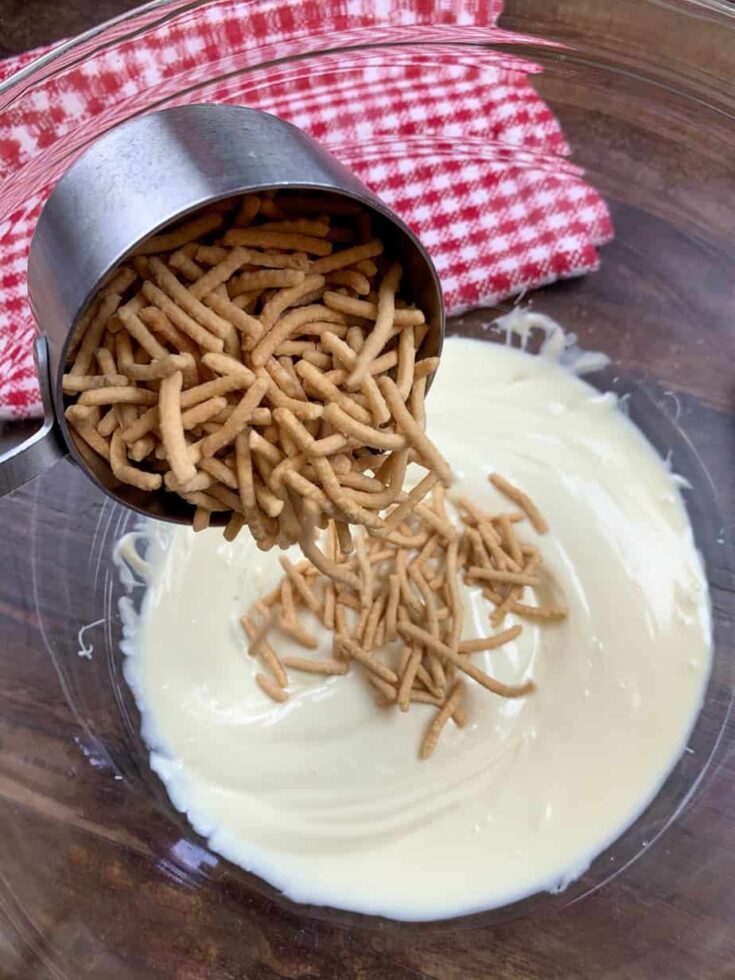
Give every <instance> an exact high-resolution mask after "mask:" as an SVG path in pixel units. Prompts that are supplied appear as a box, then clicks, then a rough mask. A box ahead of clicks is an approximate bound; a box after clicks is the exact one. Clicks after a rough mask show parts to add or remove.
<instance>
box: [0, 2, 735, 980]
mask: <svg viewBox="0 0 735 980" xmlns="http://www.w3.org/2000/svg"><path fill="white" fill-rule="evenodd" d="M132 6H134V4H132V3H130V2H129V0H103V2H97V0H73V2H69V3H63V4H62V3H58V2H57V0H25V2H22V0H0V54H2V53H10V52H14V51H20V50H23V49H26V48H28V47H30V46H33V45H36V44H43V43H47V42H49V41H52V40H54V39H56V38H58V37H62V36H66V35H70V34H73V33H75V32H77V31H79V30H82V29H84V28H85V27H88V26H90V25H91V24H93V23H95V22H97V21H99V20H100V19H103V18H104V17H107V16H110V15H113V14H115V13H118V12H122V11H124V10H127V9H129V8H130V7H132ZM575 6H576V8H578V9H580V10H581V9H583V8H585V7H589V8H590V9H592V10H593V13H594V15H595V17H597V16H598V15H599V16H600V17H602V16H603V15H602V14H601V13H600V12H601V11H602V10H603V7H604V9H605V11H606V12H609V11H610V9H611V8H610V7H609V6H608V5H603V4H600V3H595V2H590V3H589V4H584V3H581V2H579V3H577V4H576V5H575V4H573V3H568V4H564V3H555V4H551V3H549V4H540V3H539V4H534V3H532V2H531V0H527V2H520V3H516V4H514V3H508V4H506V7H507V10H508V14H507V18H508V19H507V23H508V24H509V25H510V26H520V25H525V26H528V23H529V17H530V16H531V15H532V14H533V13H534V11H536V12H537V13H538V20H539V29H540V30H545V31H546V32H547V33H551V34H553V33H555V32H556V33H558V32H560V31H561V30H562V27H563V24H562V21H563V22H564V23H568V16H567V15H568V12H569V11H568V9H566V8H574V7H575ZM620 7H621V8H623V7H627V8H628V10H627V11H623V14H624V15H625V16H629V15H630V13H631V8H630V5H627V4H624V3H621V4H620ZM565 9H566V13H565ZM553 11H556V14H557V16H556V19H555V17H554V16H553ZM605 16H607V13H606V14H605ZM565 17H567V19H566V20H565ZM514 18H515V19H514ZM629 19H630V22H631V32H632V33H635V34H636V36H637V37H638V38H639V39H640V37H641V36H643V35H645V31H646V29H647V23H646V21H645V18H643V19H642V22H641V20H639V22H638V23H635V24H634V18H633V17H632V16H630V18H629ZM560 25H561V26H560ZM715 26H716V25H715ZM710 28H711V22H710V21H709V20H707V22H706V24H705V26H704V27H703V29H702V32H701V34H700V35H699V37H695V36H692V37H691V38H689V37H688V36H686V35H685V32H684V29H683V28H681V29H680V28H679V27H677V25H676V24H675V23H674V22H673V21H672V28H671V30H672V32H673V33H674V34H675V33H676V32H677V31H680V33H679V34H678V35H677V36H676V37H674V36H672V38H670V39H668V42H670V44H669V43H668V42H667V47H670V46H674V48H675V49H676V50H677V51H678V52H679V53H681V52H682V51H684V52H687V51H689V50H691V52H692V58H694V59H696V58H698V57H700V56H701V55H702V50H703V45H705V48H706V44H705V42H706V43H710V40H711V39H713V38H715V35H714V34H713V33H712V32H711V30H710ZM603 29H604V24H603V25H602V26H601V27H600V30H603ZM688 29H689V30H690V27H689V28H688ZM651 44H653V40H652V41H651ZM711 44H712V45H713V48H712V51H713V52H715V54H716V55H717V58H715V55H714V54H711V53H708V52H707V51H706V50H705V51H704V53H705V55H706V56H707V57H708V58H709V63H710V64H711V65H712V66H716V67H717V71H718V72H719V73H720V77H721V78H725V77H726V76H727V72H729V71H730V69H731V67H733V66H731V65H730V63H729V62H727V59H726V56H725V55H722V57H720V52H719V49H718V48H717V42H716V39H713V40H711ZM695 48H696V49H697V50H696V51H695ZM718 59H719V60H718ZM713 71H714V68H713ZM585 72H586V73H587V74H584V73H585ZM580 74H584V91H585V93H586V95H585V101H584V104H581V103H580V98H579V92H580V90H581V87H582V86H581V83H580V81H579V76H580ZM733 79H735V70H734V71H733V74H731V75H730V76H729V84H730V86H731V85H732V81H733ZM538 84H539V87H540V89H541V90H542V92H543V93H544V94H545V95H546V96H547V97H548V98H549V99H550V100H551V101H552V103H553V105H554V107H555V108H556V110H557V111H558V113H559V115H560V117H561V119H562V123H563V125H564V128H565V132H566V134H567V136H568V137H569V139H570V142H571V143H572V145H573V146H574V147H575V155H576V157H577V159H579V160H580V161H581V162H582V163H583V164H584V165H585V166H586V167H588V168H589V172H590V174H591V177H592V179H593V180H595V181H596V182H597V183H598V184H599V186H600V187H601V188H602V190H603V191H604V192H605V193H606V194H608V195H609V198H610V201H611V207H612V211H613V218H614V221H615V226H616V240H615V241H614V242H613V243H612V244H611V245H609V246H608V247H607V248H606V249H605V251H604V256H603V267H602V271H601V272H600V273H599V274H597V275H592V276H589V277H587V278H586V279H584V280H580V281H576V282H569V283H562V284H557V285H554V286H550V287H547V288H545V289H543V290H538V291H537V292H536V294H535V295H534V296H533V297H531V299H532V302H533V303H534V305H535V307H536V308H537V309H539V310H542V311H544V312H547V313H549V314H551V315H552V316H555V317H557V318H558V319H559V320H561V321H562V322H564V323H565V325H567V326H568V327H570V328H572V329H574V330H575V331H576V332H577V333H578V334H579V337H580V341H581V343H582V344H583V346H585V347H587V348H591V349H603V350H606V351H608V353H610V354H611V355H612V357H613V359H614V363H615V372H616V377H617V378H618V381H619V382H620V379H622V382H621V383H623V384H624V386H626V385H627V387H628V389H630V388H635V386H636V385H637V384H639V383H640V384H642V385H644V386H645V390H646V391H647V392H648V393H649V395H648V396H647V397H649V396H650V398H651V399H653V400H654V401H657V402H660V404H661V406H665V405H666V404H673V403H675V406H676V408H675V411H674V410H673V409H672V411H671V413H670V414H671V417H672V418H676V420H677V424H678V425H679V426H680V428H681V431H682V433H683V434H684V437H685V440H684V443H686V445H687V446H688V447H689V449H687V450H686V451H687V452H689V450H690V449H691V451H692V452H693V453H696V456H697V457H698V459H699V463H701V465H702V466H703V467H704V468H705V469H706V471H707V472H708V474H709V476H710V478H711V481H712V484H713V486H714V488H715V491H716V495H717V498H718V500H719V503H718V504H715V503H714V502H713V498H712V499H711V498H710V497H706V502H707V506H706V508H705V509H706V510H707V511H708V513H707V514H704V515H703V516H702V519H703V520H710V519H711V520H712V521H715V522H716V523H720V522H721V523H722V526H723V529H724V538H725V539H727V538H728V537H729V535H730V534H731V533H732V531H733V527H734V524H735V522H734V521H733V516H734V515H735V478H734V476H733V467H732V463H731V460H732V459H733V458H735V426H734V425H733V419H734V405H735V399H734V392H735V374H734V373H733V365H735V337H734V335H733V312H735V276H733V248H734V246H735V231H734V229H735V220H734V219H733V213H734V212H733V205H732V201H733V200H735V175H734V174H733V168H732V159H733V135H732V125H731V120H726V119H722V120H719V121H718V118H719V117H717V116H712V117H711V118H709V119H708V125H707V128H706V134H703V132H702V129H701V122H698V121H697V116H696V111H695V110H694V109H692V108H691V107H689V108H684V109H682V107H681V105H680V104H679V103H678V102H677V101H676V99H675V98H674V96H669V95H667V94H666V93H663V94H661V96H660V98H661V101H660V102H658V103H657V108H656V110H655V112H654V110H653V109H652V108H651V105H650V102H649V101H648V99H649V98H650V93H649V92H648V89H645V90H644V89H642V88H641V86H640V85H639V84H637V83H635V82H634V81H631V80H630V79H626V78H625V77H621V78H618V79H617V82H616V92H615V96H614V97H612V96H611V94H610V91H609V79H608V78H607V77H606V76H604V74H603V73H595V72H592V73H589V72H588V69H587V68H585V66H584V65H581V64H580V65H578V64H576V63H575V62H574V59H570V61H569V63H568V65H567V67H566V68H565V70H564V71H562V72H559V71H557V72H553V73H552V72H550V73H548V74H547V75H546V76H544V77H542V78H541V79H540V80H539V82H538ZM649 113H654V114H655V113H658V114H659V115H661V114H662V113H664V114H666V116H667V120H668V121H667V122H666V123H660V124H659V123H655V124H651V122H650V120H649V119H648V118H647V114H649ZM719 125H722V126H723V129H722V131H721V132H719V131H718V126H719ZM697 127H699V129H698V128H697ZM727 127H729V130H728V129H727ZM717 147H719V149H717ZM613 158H614V160H615V167H616V172H617V173H618V174H619V175H620V176H619V179H618V180H616V181H614V182H613V181H611V180H610V177H609V175H610V173H611V167H610V160H611V159H613ZM484 319H485V320H486V319H488V317H487V316H486V315H485V316H484ZM477 322H478V318H477V317H474V318H473V317H469V318H466V319H465V321H464V322H463V323H462V324H459V325H455V328H462V329H467V330H472V329H474V328H476V324H477ZM616 383H617V382H616ZM672 400H673V401H672ZM684 443H682V446H684ZM682 451H683V450H682ZM677 452H679V449H677ZM680 461H683V457H682V456H678V457H677V456H676V455H675V458H674V463H675V464H678V463H679V462H680ZM697 465H699V464H697ZM708 492H709V491H708ZM110 518H111V515H110V510H109V508H108V506H107V505H106V504H105V503H104V502H103V500H102V499H101V498H100V497H99V496H98V495H97V494H96V492H94V491H93V490H91V489H90V487H89V486H88V485H87V483H86V481H84V479H83V478H82V477H81V475H80V474H79V473H78V472H76V471H75V470H74V469H73V468H72V467H71V466H70V465H67V464H62V465H61V466H60V467H58V468H57V469H56V470H54V471H53V472H52V474H50V475H47V476H45V477H44V478H42V479H41V480H40V481H36V483H35V484H32V485H31V486H30V487H28V488H27V489H25V490H23V491H22V492H20V493H18V494H16V495H13V496H12V497H10V498H6V499H4V500H2V501H0V552H1V560H0V921H2V923H3V928H2V929H1V930H0V977H2V978H11V980H16V978H17V980H26V978H39V980H40V978H47V977H50V978H61V977H63V978H66V977H68V978H70V980H77V978H87V977H89V978H95V980H97V978H100V980H118V978H119V980H128V978H136V980H138V978H140V980H148V978H151V980H154V978H155V980H158V978H178V980H205V978H206V980H209V978H212V980H218V978H227V980H229V978H233V980H234V978H247V980H276V978H289V980H291V978H306V977H309V978H325V980H350V978H359V980H430V978H431V980H473V978H508V980H555V978H558V980H567V978H591V977H604V978H610V980H624V978H625V980H651V978H658V977H661V978H666V980H679V978H681V980H702V978H704V980H707V978H716V980H719V978H731V977H735V754H734V753H733V750H732V746H733V744H735V729H734V728H733V723H732V719H731V720H730V723H729V725H728V727H727V728H726V730H725V732H724V735H723V738H722V739H721V741H720V744H719V747H718V749H717V751H716V753H715V756H714V760H713V763H712V765H711V766H710V768H709V770H708V773H707V775H706V777H705V779H704V780H703V782H702V784H701V785H700V786H699V787H698V789H697V792H696V793H695V794H694V797H693V799H692V800H690V801H689V803H688V804H687V806H686V808H685V809H684V811H683V813H682V814H681V815H680V816H679V818H678V819H677V821H676V822H675V824H674V825H673V826H672V827H671V828H670V829H669V830H668V831H667V833H666V834H665V835H664V836H663V837H662V839H660V840H659V841H657V842H656V843H655V845H653V846H652V847H651V848H650V850H649V851H648V852H647V853H645V854H644V855H643V856H642V857H641V858H640V859H639V860H638V861H637V862H636V863H635V864H634V865H633V866H632V867H631V868H629V869H628V870H626V871H625V872H624V873H622V874H620V875H619V876H618V877H617V878H615V880H613V881H612V882H610V883H609V884H607V885H606V886H605V887H603V888H602V889H600V890H599V891H597V892H596V893H595V894H593V895H590V896H588V897H586V898H584V899H583V900H581V901H580V902H578V903H576V904H574V905H570V906H568V907H566V908H561V909H559V910H558V911H555V912H546V913H544V914H543V915H541V916H533V917H526V918H521V919H515V920H511V921H506V922H501V923H499V924H498V923H495V924H484V923H480V924H473V925H471V926H469V927H465V928H461V929H457V928H454V927H451V926H450V927H444V926H443V927H432V928H425V929H420V930H418V931H412V930H401V929H395V928H391V927H390V926H371V927H369V928H365V927H361V926H359V925H356V924H350V925H344V924H341V923H340V922H339V921H325V920H323V919H321V918H319V917H314V916H312V915H306V914H304V913H303V912H302V911H300V910H299V909H296V908H293V907H288V908H284V907H283V906H282V905H281V904H279V903H278V902H277V901H275V900H274V898H273V896H272V895H270V894H269V893H268V892H267V890H263V889H261V888H260V887H259V886H257V884H256V883H254V882H253V881H252V880H249V879H248V878H247V876H244V875H238V874H233V873H231V871H230V870H229V869H228V867H227V866H226V863H225V862H214V865H216V866H212V864H211V863H210V862H209V858H208V855H207V852H206V851H204V850H203V849H202V848H197V847H196V845H195V844H192V836H191V835H187V832H186V828H185V827H184V826H183V824H177V823H176V821H175V820H172V818H171V815H170V809H167V807H166V804H165V801H164V800H163V795H162V791H161V790H160V787H157V786H156V784H155V779H153V778H152V777H151V776H150V774H149V772H148V769H147V765H146V762H145V757H144V754H143V752H142V750H141V748H140V746H139V745H138V746H137V747H136V746H135V745H134V744H133V743H134V739H132V738H131V734H130V733H131V732H132V730H133V726H134V725H135V723H136V719H135V718H134V717H128V712H129V710H130V707H129V705H128V704H127V703H126V702H125V695H124V694H123V695H120V700H116V699H115V698H114V697H112V695H111V693H110V692H111V691H115V692H120V691H121V690H122V687H123V686H122V685H121V684H120V678H119V665H116V664H115V663H113V662H112V661H110V662H109V663H108V662H107V661H105V660H104V658H99V657H96V659H94V660H93V661H91V662H90V663H89V664H87V662H86V661H85V662H84V663H83V664H82V663H81V661H80V660H79V658H78V657H77V655H76V651H77V649H78V643H77V631H78V629H79V627H80V625H82V624H84V623H87V622H90V621H91V620H92V619H93V618H95V617H94V610H99V609H100V608H102V606H103V593H104V592H105V589H106V581H107V580H106V578H105V574H104V572H105V565H106V564H108V565H109V561H108V560H106V561H103V562H102V563H101V565H100V566H99V568H98V567H97V566H96V565H95V563H94V562H95V558H94V556H95V555H98V554H108V553H109V546H110V543H111V541H112V538H113V537H114V533H115V531H116V529H117V525H116V524H115V518H114V516H113V522H112V524H110V523H109V522H110ZM92 532H94V537H93V534H92ZM718 533H719V532H718ZM728 556H729V552H728V549H727V547H723V550H722V552H716V551H715V553H714V554H712V555H708V558H709V559H710V561H709V566H708V573H709V578H710V583H711V588H712V597H713V607H714V612H715V618H716V621H717V623H718V629H719V639H718V642H719V647H718V650H719V655H720V658H721V662H722V663H723V668H722V669H723V673H722V674H721V675H720V680H721V681H722V683H721V684H720V687H719V688H718V689H717V691H715V698H714V701H715V703H714V705H713V709H712V710H713V714H712V718H713V722H712V724H713V726H714V727H715V728H716V727H717V726H716V724H715V720H716V719H717V718H721V717H722V713H723V712H724V709H725V706H726V702H727V700H728V697H729V693H730V692H729V690H728V687H727V680H728V677H731V673H730V674H728V664H729V663H730V662H731V661H732V659H733V657H734V656H735V643H734V642H733V619H734V618H735V601H734V593H733V581H732V570H731V565H730V562H729V557H728ZM99 615H101V613H99ZM90 635H91V636H92V638H93V639H94V640H95V643H96V644H97V646H100V640H99V638H98V637H97V635H96V634H94V633H92V634H90ZM80 664H81V666H80ZM82 666H83V667H84V670H82V669H81V667H82ZM87 668H88V669H89V672H88V673H85V671H86V670H87ZM116 672H117V673H116ZM705 722H706V719H705ZM709 734H710V735H711V736H714V734H715V732H714V731H713V732H710V733H709ZM491 871H492V869H488V873H491Z"/></svg>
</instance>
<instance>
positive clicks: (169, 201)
mask: <svg viewBox="0 0 735 980" xmlns="http://www.w3.org/2000/svg"><path fill="white" fill-rule="evenodd" d="M286 188H287V189H289V190H301V191H315V192H319V193H327V194H336V195H338V196H340V197H343V198H348V199H352V200H354V201H356V202H358V203H359V204H361V205H362V206H363V207H365V208H367V209H368V210H369V211H370V212H371V217H372V218H373V221H374V224H375V229H376V233H377V235H378V236H379V237H381V238H382V239H383V241H384V242H385V243H386V245H387V249H388V251H389V252H390V253H391V254H392V256H393V257H394V258H396V259H399V260H400V261H401V263H402V264H403V267H404V282H405V283H406V286H407V293H408V295H410V296H411V297H413V298H414V299H415V301H416V302H417V303H418V305H420V307H421V308H422V310H423V311H424V313H425V315H426V319H427V324H428V326H429V332H428V334H427V336H426V339H425V341H424V344H423V346H422V354H423V355H425V356H433V355H438V354H439V353H440V352H441V347H442V341H443V338H444V307H443V302H442V294H441V287H440V285H439V280H438V277H437V274H436V270H435V269H434V266H433V264H432V262H431V259H430V258H429V256H428V255H427V253H426V251H425V250H424V248H423V246H422V245H421V243H420V242H419V241H418V239H417V238H416V237H415V235H414V234H413V233H412V232H411V231H410V230H409V229H408V228H407V227H406V225H405V224H404V223H403V222H402V221H401V220H400V219H399V218H397V217H396V216H395V215H394V214H393V213H392V212H391V211H390V209H389V208H387V207H386V206H385V205H384V204H383V203H382V202H381V201H380V200H379V199H378V198H377V197H376V196H375V195H374V194H373V193H372V192H371V191H369V190H368V189H367V188H366V187H365V186H364V184H362V183H361V181H359V180H358V179H357V178H356V177H355V176H354V174H352V173H350V171H349V170H347V169H346V168H345V167H343V166H342V164H340V163H339V162H338V161H337V160H335V159H334V158H333V157H332V156H330V155H329V154H328V153H327V152H326V151H325V150H324V149H323V148H322V147H321V146H319V144H318V143H316V142H315V141H314V140H312V139H311V138H310V137H309V136H307V135H306V134H305V133H303V132H302V131H301V130H299V129H297V128H296V127H295V126H292V125H291V124H290V123H287V122H284V121H283V120H281V119H278V118H277V117H275V116H272V115H270V114H269V113H265V112H261V111H259V110H256V109H248V108H245V107H242V106H225V105H190V106H182V107H178V108H175V109H165V110H163V111H160V112H154V113H151V114H149V115H146V116H142V117H140V118H136V119H133V120H131V121H129V122H126V123H123V124H122V125H120V126H118V127H116V128H115V129H113V130H111V131H110V132H109V133H107V134H105V135H104V136H103V137H101V138H100V139H99V140H97V141H96V142H95V143H94V144H92V146H90V147H89V149H87V150H86V151H85V153H83V154H82V156H80V157H79V158H78V159H77V160H76V161H75V163H73V164H72V166H71V167H70V168H69V170H68V171H67V172H66V173H65V174H64V176H63V177H62V178H61V179H60V180H59V182H58V184H57V185H56V187H55V188H54V191H53V193H52V194H51V196H50V197H49V199H48V201H47V203H46V205H45V207H44V209H43V211H42V212H41V215H40V217H39V219H38V224H37V225H36V230H35V232H34V235H33V240H32V242H31V249H30V254H29V258H28V295H29V298H30V303H31V308H32V310H33V313H34V316H35V318H36V322H37V324H38V327H39V330H40V335H39V336H38V337H37V339H36V342H35V357H36V364H37V367H38V374H39V382H40V387H41V396H42V400H43V407H44V421H43V424H42V425H41V428H40V429H39V430H38V431H37V432H36V433H35V434H34V435H33V436H31V438H30V439H28V440H26V442H24V443H22V444H21V445H20V446H18V447H16V448H14V449H12V450H10V452H8V453H5V454H4V455H2V456H0V496H3V495H4V494H6V493H10V492H11V491H12V490H15V489H16V488H18V487H20V486H22V485H23V484H24V483H27V482H28V481H29V480H31V479H33V477H35V476H37V475H38V474H39V473H40V472H41V471H42V470H45V469H46V468H47V467H49V466H51V465H52V464H53V463H55V462H56V461H57V460H59V459H60V458H62V457H63V456H66V455H71V457H72V459H73V460H74V461H75V462H76V463H77V464H78V465H79V466H81V467H82V469H83V470H84V471H85V473H86V474H87V476H88V477H89V478H90V479H91V480H92V481H93V482H94V483H95V484H96V485H97V486H98V487H99V488H100V489H101V490H102V491H104V492H105V493H106V494H108V495H109V496H111V497H112V498H113V499H115V500H116V501H118V502H119V503H122V504H124V505H125V506H126V507H130V508H132V509H133V510H136V511H138V512H139V513H142V514H145V515H151V516H153V517H156V518H159V519H162V520H169V521H174V522H177V523H190V522H191V520H192V517H193V513H194V510H193V508H192V507H190V506H189V505H188V504H187V503H186V502H185V501H183V500H182V499H181V498H180V497H178V495H176V494H172V493H167V492H166V491H165V490H160V491H157V492H156V493H155V494H153V493H147V492H144V491H141V490H138V489H137V488H135V487H132V486H128V485H126V484H119V483H118V482H117V481H116V480H114V478H113V476H112V473H110V474H109V478H108V477H106V476H105V475H104V474H103V473H96V472H92V471H91V470H90V469H89V468H88V467H87V464H86V463H85V461H84V459H83V457H82V456H81V454H80V453H79V450H78V449H77V446H76V442H75V438H74V435H73V431H72V430H70V429H69V427H68V425H67V423H66V420H65V418H64V403H63V392H62V384H61V382H62V375H63V373H64V369H65V365H66V360H67V349H68V347H69V343H70V339H71V337H72V336H73V333H74V329H75V327H76V326H77V324H78V323H79V320H80V318H81V316H82V315H83V313H84V311H85V309H86V307H87V305H88V303H89V302H90V301H91V299H92V298H93V297H94V296H95V294H96V293H97V291H98V290H99V289H100V288H101V287H102V286H104V285H105V284H106V283H107V282H108V281H109V280H110V279H111V278H112V275H113V274H114V271H115V269H116V268H117V267H118V266H119V265H120V263H121V262H122V261H123V260H124V259H125V258H126V257H127V256H128V255H130V253H131V252H133V251H134V250H135V248H136V247H137V246H138V245H139V244H140V243H141V242H142V241H143V240H144V239H146V238H148V237H149V236H150V235H152V234H155V233H156V232H158V231H160V230H161V229H162V228H164V227H165V226H166V225H169V224H171V223H172V222H174V221H177V220H179V219H181V218H184V217H185V216H187V215H190V214H192V213H193V212H195V211H197V210H198V209H200V208H202V207H204V206H205V205H208V204H212V203H213V202H216V201H219V200H222V199H224V198H229V197H233V196H235V195H237V194H243V193H248V192H251V191H252V192H255V191H270V190H279V189H281V190H282V189H286Z"/></svg>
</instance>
